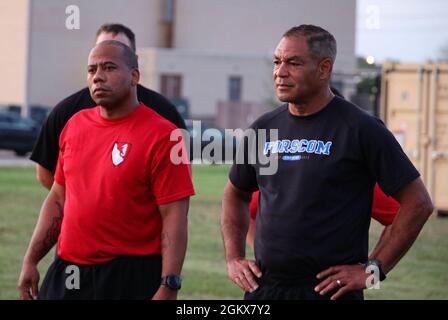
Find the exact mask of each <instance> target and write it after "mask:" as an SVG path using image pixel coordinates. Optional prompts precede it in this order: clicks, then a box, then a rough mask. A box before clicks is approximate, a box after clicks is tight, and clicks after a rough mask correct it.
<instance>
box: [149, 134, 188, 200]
mask: <svg viewBox="0 0 448 320" xmlns="http://www.w3.org/2000/svg"><path fill="white" fill-rule="evenodd" d="M179 146H181V148H182V153H181V154H182V161H178V160H179V159H177V160H173V159H172V157H174V154H171V153H172V152H171V151H172V150H179ZM154 151H155V152H154V157H153V158H152V161H151V164H150V181H151V182H150V183H151V190H152V192H153V194H154V197H155V200H156V203H157V204H158V205H163V204H167V203H170V202H174V201H177V200H180V199H183V198H186V197H190V196H193V195H194V187H193V181H192V177H191V167H190V164H189V161H188V156H187V152H186V148H185V144H184V141H183V138H182V135H179V138H178V140H177V141H171V140H170V135H167V136H165V137H164V138H163V139H161V140H160V141H159V142H158V143H157V145H156V148H155V150H154ZM176 154H177V153H176Z"/></svg>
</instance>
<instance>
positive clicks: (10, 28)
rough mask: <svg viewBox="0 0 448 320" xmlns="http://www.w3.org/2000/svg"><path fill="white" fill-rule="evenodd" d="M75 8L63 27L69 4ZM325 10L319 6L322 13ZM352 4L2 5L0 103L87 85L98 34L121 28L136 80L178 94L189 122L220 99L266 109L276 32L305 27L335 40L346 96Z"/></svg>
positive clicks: (45, 99) (50, 99) (316, 0)
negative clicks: (110, 25) (133, 47)
mask: <svg viewBox="0 0 448 320" xmlns="http://www.w3.org/2000/svg"><path fill="white" fill-rule="evenodd" d="M71 5H75V6H77V8H79V27H80V28H79V29H73V30H69V29H67V27H66V22H67V20H69V19H71V18H72V17H71V13H70V11H67V12H66V9H67V7H69V6H71ZM324 8H325V9H326V10H323V9H324ZM355 16H356V0H340V1H338V2H337V7H336V4H335V1H331V0H244V1H241V0H227V1H218V0H177V1H176V0H133V1H123V0H15V1H13V0H7V1H2V2H1V4H0V27H1V28H0V32H1V35H2V38H3V39H4V40H5V41H4V43H7V44H8V47H7V48H6V50H2V53H1V60H0V68H1V70H2V71H3V75H4V77H2V79H0V82H1V83H0V87H1V88H2V91H1V92H0V104H18V105H32V104H40V105H48V106H53V105H54V104H56V103H57V102H58V101H60V100H61V99H62V98H64V97H66V96H67V95H69V94H71V93H73V92H74V91H76V90H78V89H79V88H82V87H83V86H85V70H86V67H85V65H86V60H87V55H88V52H89V49H90V48H91V46H92V44H93V42H94V35H95V32H96V30H97V28H98V27H99V26H100V25H101V24H102V23H105V22H119V23H123V24H125V25H127V26H129V27H130V28H131V29H132V30H133V31H134V32H135V34H136V38H137V47H138V50H137V51H138V53H139V57H140V59H139V61H140V65H141V72H142V81H141V82H142V84H144V85H146V86H149V87H150V88H152V89H154V90H157V91H159V92H162V93H163V94H165V95H167V96H169V97H170V98H183V99H184V100H186V101H187V102H188V104H189V106H190V109H189V114H190V116H191V117H196V118H209V119H213V118H214V117H216V114H217V112H218V111H217V105H218V104H219V103H222V102H223V101H224V102H225V101H233V102H238V101H241V102H250V103H255V104H259V105H266V104H269V103H271V104H272V101H273V99H274V98H275V97H274V90H273V86H272V80H271V70H272V62H271V59H272V54H273V51H274V48H275V46H276V44H277V43H278V41H279V38H280V36H281V34H282V33H283V32H284V31H285V30H287V29H288V28H289V27H291V26H293V25H299V24H302V23H312V24H316V25H320V26H322V27H324V28H326V29H328V30H329V31H330V32H332V33H333V34H334V35H335V37H336V39H337V41H338V56H337V60H336V64H335V68H334V73H335V75H334V78H333V80H334V83H335V85H336V86H337V87H339V88H340V89H342V91H343V93H344V94H345V95H347V96H349V93H350V90H353V86H352V84H351V79H352V78H353V77H352V76H353V74H354V72H355Z"/></svg>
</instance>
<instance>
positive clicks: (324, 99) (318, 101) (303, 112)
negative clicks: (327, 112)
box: [288, 87, 334, 116]
mask: <svg viewBox="0 0 448 320" xmlns="http://www.w3.org/2000/svg"><path fill="white" fill-rule="evenodd" d="M333 97H334V94H333V93H332V92H331V90H330V88H329V87H325V88H323V89H322V90H321V91H319V92H317V93H316V94H315V95H314V96H312V97H310V98H308V99H304V100H302V101H300V102H295V103H292V102H290V103H289V104H288V109H289V112H290V113H291V114H292V115H295V116H309V115H311V114H313V113H316V112H318V111H320V110H322V109H323V108H325V107H326V106H327V105H328V103H329V102H330V101H331V99H333Z"/></svg>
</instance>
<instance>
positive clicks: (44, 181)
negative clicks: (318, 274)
mask: <svg viewBox="0 0 448 320" xmlns="http://www.w3.org/2000/svg"><path fill="white" fill-rule="evenodd" d="M36 180H37V181H39V183H40V184H41V185H42V186H44V187H45V188H47V189H48V190H50V189H51V186H52V184H53V177H52V176H51V174H47V173H46V172H45V173H44V172H42V170H37V172H36Z"/></svg>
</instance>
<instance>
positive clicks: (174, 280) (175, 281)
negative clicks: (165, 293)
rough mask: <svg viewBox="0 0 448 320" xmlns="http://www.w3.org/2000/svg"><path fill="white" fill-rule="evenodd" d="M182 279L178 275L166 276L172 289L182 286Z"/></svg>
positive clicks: (167, 282)
mask: <svg viewBox="0 0 448 320" xmlns="http://www.w3.org/2000/svg"><path fill="white" fill-rule="evenodd" d="M181 282H182V281H181V279H180V277H178V276H167V277H166V284H167V285H168V287H170V288H171V289H176V290H178V289H180V286H181Z"/></svg>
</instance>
